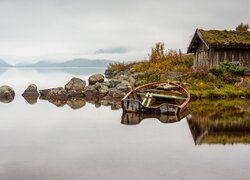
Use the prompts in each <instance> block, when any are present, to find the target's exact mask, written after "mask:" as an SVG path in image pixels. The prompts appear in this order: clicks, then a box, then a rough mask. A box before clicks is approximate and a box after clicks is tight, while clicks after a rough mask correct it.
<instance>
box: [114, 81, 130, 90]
mask: <svg viewBox="0 0 250 180" xmlns="http://www.w3.org/2000/svg"><path fill="white" fill-rule="evenodd" d="M116 88H117V89H118V90H120V91H123V92H125V93H128V92H129V91H131V89H132V88H131V85H130V83H129V82H128V81H122V82H121V83H120V84H118V85H117V86H116Z"/></svg>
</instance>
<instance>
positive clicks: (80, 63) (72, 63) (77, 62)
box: [15, 59, 114, 67]
mask: <svg viewBox="0 0 250 180" xmlns="http://www.w3.org/2000/svg"><path fill="white" fill-rule="evenodd" d="M110 63H114V61H111V60H103V59H100V60H90V59H73V60H69V61H65V62H52V61H39V62H37V63H34V64H24V63H20V64H16V65H15V67H106V66H107V65H108V64H110Z"/></svg>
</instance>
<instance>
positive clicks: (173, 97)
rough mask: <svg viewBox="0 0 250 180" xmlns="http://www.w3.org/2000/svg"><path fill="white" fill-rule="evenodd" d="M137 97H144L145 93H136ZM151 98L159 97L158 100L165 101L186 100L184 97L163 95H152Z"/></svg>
mask: <svg viewBox="0 0 250 180" xmlns="http://www.w3.org/2000/svg"><path fill="white" fill-rule="evenodd" d="M137 95H139V96H146V93H137ZM152 97H160V98H166V99H176V100H186V98H185V97H181V96H168V95H163V94H152Z"/></svg>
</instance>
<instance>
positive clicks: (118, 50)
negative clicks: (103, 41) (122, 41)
mask: <svg viewBox="0 0 250 180" xmlns="http://www.w3.org/2000/svg"><path fill="white" fill-rule="evenodd" d="M127 52H128V49H127V48H123V47H117V48H107V49H98V50H97V51H95V53H94V54H124V53H127Z"/></svg>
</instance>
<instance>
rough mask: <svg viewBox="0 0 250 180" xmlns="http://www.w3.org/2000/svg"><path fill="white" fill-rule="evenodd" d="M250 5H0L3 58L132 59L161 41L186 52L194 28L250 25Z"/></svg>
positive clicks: (70, 0)
mask: <svg viewBox="0 0 250 180" xmlns="http://www.w3.org/2000/svg"><path fill="white" fill-rule="evenodd" d="M249 6H250V1H249V0H238V1H234V0H220V1H216V5H215V4H214V3H212V2H211V1H205V0H189V1H183V0H175V1H173V0H116V1H114V0H91V1H90V0H43V1H41V0H22V1H20V0H0V39H1V41H0V58H3V59H6V60H9V61H10V62H9V63H11V64H15V63H17V62H18V61H20V59H26V60H27V61H29V60H32V59H55V60H56V59H58V60H62V59H63V58H64V59H69V58H71V57H72V58H76V57H87V56H88V55H93V52H95V51H96V50H97V49H99V50H97V51H96V53H95V55H96V56H98V57H100V58H103V59H106V57H110V54H111V55H113V56H112V59H114V60H116V59H117V60H118V59H119V58H120V57H119V56H118V55H122V57H123V59H124V60H134V59H135V58H140V57H141V58H144V57H145V56H147V53H145V52H149V51H150V49H151V47H152V46H153V45H154V44H155V43H156V42H159V41H160V42H165V44H166V47H167V48H180V49H182V50H183V51H186V48H187V45H188V44H189V41H190V40H191V36H192V35H193V33H194V31H195V29H196V28H204V29H232V28H235V26H237V25H238V24H239V23H240V22H244V23H250V22H249ZM106 47H126V49H127V51H126V50H125V49H122V48H121V49H119V48H118V49H116V48H111V49H109V48H108V49H106ZM128 49H129V50H133V52H134V54H136V56H132V54H133V53H132V52H131V51H128Z"/></svg>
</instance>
